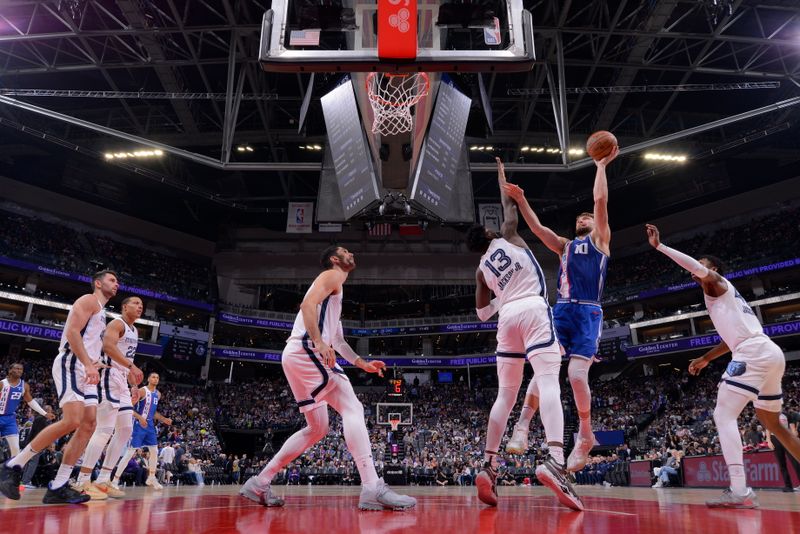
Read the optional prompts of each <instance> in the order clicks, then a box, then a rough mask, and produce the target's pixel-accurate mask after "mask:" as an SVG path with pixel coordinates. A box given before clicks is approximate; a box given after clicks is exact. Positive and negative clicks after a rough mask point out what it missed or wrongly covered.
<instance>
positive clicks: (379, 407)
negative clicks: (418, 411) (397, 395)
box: [375, 402, 414, 426]
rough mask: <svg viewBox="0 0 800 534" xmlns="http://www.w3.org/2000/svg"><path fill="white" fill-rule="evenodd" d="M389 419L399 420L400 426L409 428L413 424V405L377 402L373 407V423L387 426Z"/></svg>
mask: <svg viewBox="0 0 800 534" xmlns="http://www.w3.org/2000/svg"><path fill="white" fill-rule="evenodd" d="M390 419H394V420H397V419H399V420H400V422H399V425H400V426H411V425H412V424H413V423H414V405H413V404H411V403H410V402H379V403H377V404H376V405H375V422H376V423H378V424H379V425H382V426H389V425H390V424H391V423H390V422H389V421H390Z"/></svg>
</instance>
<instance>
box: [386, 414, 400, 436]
mask: <svg viewBox="0 0 800 534" xmlns="http://www.w3.org/2000/svg"><path fill="white" fill-rule="evenodd" d="M389 425H391V427H392V432H397V429H398V428H399V427H400V417H399V414H398V417H394V414H392V415H391V416H389Z"/></svg>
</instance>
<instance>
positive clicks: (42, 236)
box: [0, 210, 211, 301]
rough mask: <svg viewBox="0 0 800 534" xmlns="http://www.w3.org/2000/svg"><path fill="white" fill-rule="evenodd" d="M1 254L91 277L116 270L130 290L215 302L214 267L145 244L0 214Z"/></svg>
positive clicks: (58, 224)
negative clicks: (213, 294)
mask: <svg viewBox="0 0 800 534" xmlns="http://www.w3.org/2000/svg"><path fill="white" fill-rule="evenodd" d="M0 249H1V250H3V251H4V252H3V254H4V255H10V256H12V257H14V258H17V259H20V260H24V261H28V262H31V263H36V264H41V265H45V266H48V267H54V268H57V269H60V270H62V271H67V272H70V273H76V274H83V275H91V274H92V273H94V272H96V271H98V270H101V269H112V270H115V271H117V272H118V274H119V278H120V282H121V283H123V284H126V285H129V286H138V287H142V288H146V289H149V290H153V291H159V292H163V293H167V294H169V295H172V296H178V297H184V298H188V299H194V300H201V301H208V300H209V298H210V292H209V287H210V286H211V271H210V265H209V264H203V263H201V262H193V261H189V260H188V259H185V258H182V257H178V256H173V255H169V254H167V253H166V252H163V253H162V252H157V251H156V250H154V249H153V247H152V246H150V245H147V244H146V243H144V242H142V243H141V244H139V245H131V244H128V243H125V242H123V241H121V240H115V239H112V238H111V237H109V236H108V235H101V234H100V233H92V232H86V231H79V230H77V229H76V228H73V227H72V226H69V225H67V224H63V223H55V222H50V221H47V220H44V219H38V218H32V217H27V216H23V215H20V214H16V213H11V212H8V211H5V210H0ZM209 263H210V262H209Z"/></svg>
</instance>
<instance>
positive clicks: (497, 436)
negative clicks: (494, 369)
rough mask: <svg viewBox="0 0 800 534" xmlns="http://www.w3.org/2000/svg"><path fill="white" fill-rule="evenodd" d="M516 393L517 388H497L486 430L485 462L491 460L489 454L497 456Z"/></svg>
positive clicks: (515, 399) (515, 400)
mask: <svg viewBox="0 0 800 534" xmlns="http://www.w3.org/2000/svg"><path fill="white" fill-rule="evenodd" d="M501 365H503V364H501ZM518 391H519V388H514V387H502V386H501V387H499V388H497V398H496V399H495V400H494V404H493V405H492V411H491V412H489V426H488V428H487V429H486V449H485V451H486V453H485V454H486V460H487V461H488V460H490V459H491V458H489V454H491V453H494V454H497V452H498V450H499V449H500V442H501V441H502V439H503V434H505V433H506V425H507V424H508V416H509V415H510V414H511V410H512V409H513V408H514V403H515V402H517V392H518Z"/></svg>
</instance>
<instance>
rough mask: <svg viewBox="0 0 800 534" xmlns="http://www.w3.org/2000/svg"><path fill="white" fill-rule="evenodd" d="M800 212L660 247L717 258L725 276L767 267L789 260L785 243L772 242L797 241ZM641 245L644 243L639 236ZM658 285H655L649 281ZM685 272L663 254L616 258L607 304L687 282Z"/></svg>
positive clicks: (790, 210) (783, 213) (777, 214)
mask: <svg viewBox="0 0 800 534" xmlns="http://www.w3.org/2000/svg"><path fill="white" fill-rule="evenodd" d="M798 220H800V207H791V208H785V209H779V210H774V211H772V212H771V213H769V214H768V215H764V216H761V217H757V218H755V219H752V220H749V221H746V222H743V223H742V224H739V225H735V226H733V227H730V226H729V227H724V228H719V229H717V230H716V231H712V232H709V233H700V234H697V235H694V236H691V237H689V238H686V239H673V240H670V239H669V236H663V240H664V242H665V243H668V244H669V245H670V246H672V247H674V248H677V249H678V250H680V251H681V252H685V253H686V254H689V255H695V256H696V255H698V254H710V255H713V256H717V257H719V258H720V259H721V260H722V261H723V262H724V263H725V264H726V266H727V269H728V272H733V271H735V270H738V269H744V268H748V267H755V266H759V265H766V264H769V263H771V262H774V261H780V260H786V259H794V252H793V251H787V250H786V245H785V242H784V241H783V240H782V239H776V236H783V235H797V233H798V231H800V223H798ZM642 239H643V240H644V239H645V235H644V231H642ZM654 280H655V281H657V285H655V284H654V283H653V281H654ZM688 281H689V277H688V275H687V274H686V272H685V271H684V270H683V269H681V268H680V267H678V266H677V265H675V263H674V262H672V261H670V260H669V259H668V258H665V257H664V256H663V255H662V254H659V253H657V252H656V251H654V250H652V249H650V248H647V249H644V250H643V251H642V252H640V253H637V254H633V255H629V256H618V257H616V258H615V259H614V260H613V261H612V262H611V264H610V265H609V269H608V283H607V285H606V292H605V294H606V300H608V301H618V300H619V299H621V298H623V297H624V296H626V295H631V294H635V293H638V292H640V291H643V290H646V289H653V288H654V287H666V286H669V285H671V284H675V283H679V282H688Z"/></svg>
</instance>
